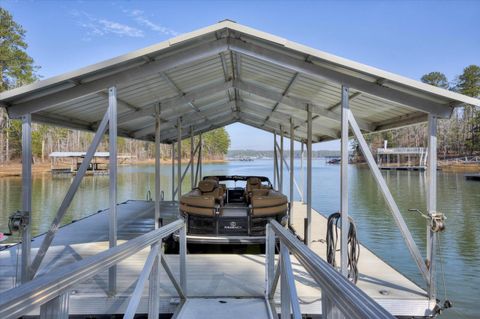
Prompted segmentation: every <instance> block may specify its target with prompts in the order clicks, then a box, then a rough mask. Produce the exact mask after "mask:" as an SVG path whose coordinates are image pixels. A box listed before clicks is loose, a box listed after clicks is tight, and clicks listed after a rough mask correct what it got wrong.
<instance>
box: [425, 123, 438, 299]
mask: <svg viewBox="0 0 480 319" xmlns="http://www.w3.org/2000/svg"><path fill="white" fill-rule="evenodd" d="M427 157H428V165H427V178H428V180H427V183H428V187H427V210H428V215H429V216H430V218H433V216H434V215H435V214H436V213H437V117H436V116H434V115H431V114H429V115H428V155H427ZM436 243H437V234H436V233H435V232H433V231H432V228H431V225H430V223H427V263H429V265H430V266H429V268H428V270H429V274H430V285H429V286H428V297H429V298H430V300H435V299H436V295H437V291H436V284H435V283H436V282H435V266H436V263H435V251H436Z"/></svg>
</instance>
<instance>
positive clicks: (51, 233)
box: [30, 110, 109, 278]
mask: <svg viewBox="0 0 480 319" xmlns="http://www.w3.org/2000/svg"><path fill="white" fill-rule="evenodd" d="M108 118H109V111H108V110H107V112H105V115H104V117H103V120H102V122H101V123H100V125H99V127H98V130H97V132H96V133H95V136H94V137H93V140H92V144H90V146H89V148H88V150H87V154H86V155H85V158H84V159H83V161H82V164H81V165H80V167H79V169H78V171H77V174H76V175H75V177H74V178H73V181H72V184H71V185H70V187H69V189H68V191H67V194H66V195H65V197H64V199H63V201H62V203H61V204H60V207H59V208H58V210H57V214H56V215H55V218H54V219H53V221H52V224H51V226H50V228H49V229H48V232H47V234H46V235H45V238H44V239H43V242H42V244H41V245H40V248H39V249H38V252H37V255H36V256H35V258H34V260H33V262H32V265H31V269H30V273H31V274H30V275H31V277H32V278H33V277H34V276H35V274H36V272H37V270H38V268H39V267H40V264H41V263H42V260H43V258H44V257H45V254H46V253H47V250H48V248H49V247H50V244H51V243H52V241H53V238H54V237H55V234H56V232H57V230H58V227H59V225H60V222H61V221H62V219H63V216H65V213H66V212H67V209H68V207H69V206H70V203H71V202H72V200H73V197H74V195H75V193H76V192H77V190H78V187H79V186H80V182H81V181H82V179H83V176H84V175H85V172H86V171H87V169H88V166H89V165H90V162H91V161H92V158H93V156H94V154H95V151H96V149H97V147H98V145H99V144H100V142H101V141H102V138H103V135H104V134H105V132H106V130H107V127H108Z"/></svg>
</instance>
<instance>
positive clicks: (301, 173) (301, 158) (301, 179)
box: [300, 141, 305, 204]
mask: <svg viewBox="0 0 480 319" xmlns="http://www.w3.org/2000/svg"><path fill="white" fill-rule="evenodd" d="M300 146H301V149H300V185H302V191H301V192H300V196H301V197H302V203H304V204H305V196H304V193H305V178H304V169H303V158H304V155H305V149H304V147H305V143H304V142H303V141H301V142H300Z"/></svg>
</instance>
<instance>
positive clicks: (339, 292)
mask: <svg viewBox="0 0 480 319" xmlns="http://www.w3.org/2000/svg"><path fill="white" fill-rule="evenodd" d="M266 231H267V233H266V239H267V243H266V251H265V252H266V254H265V259H266V260H265V265H266V272H265V282H266V290H265V298H266V299H267V300H271V299H272V298H273V296H274V293H275V287H276V282H277V280H278V277H281V278H282V280H281V297H280V298H281V310H282V313H281V318H291V312H290V306H291V308H292V310H293V311H292V315H293V318H301V313H300V310H299V309H298V308H297V307H298V304H299V300H298V297H297V296H296V292H295V282H294V280H295V278H294V276H293V272H292V268H291V261H290V256H289V255H290V253H291V254H292V255H294V256H295V257H296V259H297V260H298V262H299V263H300V264H301V265H302V266H303V267H304V268H305V270H306V271H307V272H308V274H309V275H310V276H311V277H312V279H313V280H314V281H315V282H316V283H317V284H318V285H319V286H320V288H321V290H322V306H325V305H326V303H325V302H324V301H325V299H328V301H329V302H328V304H329V308H328V309H325V308H322V318H338V317H336V316H332V315H330V314H333V313H335V314H338V312H340V314H341V317H345V318H358V319H360V318H361V319H367V318H368V319H371V318H372V319H373V318H394V317H393V316H392V315H391V314H390V313H388V312H387V311H386V310H385V309H384V308H383V307H381V306H380V305H379V304H378V303H377V302H376V301H374V300H373V299H371V298H370V297H369V296H368V295H366V294H365V293H364V292H363V291H362V290H360V289H359V288H358V287H357V286H356V285H355V284H353V283H351V282H350V281H349V280H348V279H347V278H345V277H344V276H343V275H341V274H340V273H338V272H337V271H336V270H335V269H334V268H333V267H331V266H330V265H329V264H327V262H326V261H324V260H323V259H321V258H320V256H318V255H317V254H315V252H313V251H312V250H311V249H310V248H308V247H307V246H306V245H304V244H303V243H302V242H300V241H299V240H298V239H297V238H296V237H295V235H294V234H292V233H291V232H290V231H288V230H287V229H285V228H284V227H283V226H282V225H280V224H279V223H278V222H277V221H275V220H271V221H270V222H269V224H268V226H267V229H266ZM276 237H277V238H278V240H279V242H280V247H281V248H280V256H279V261H278V263H277V269H276V271H275V273H274V269H275V267H274V261H275V255H274V254H275V249H274V245H275V242H276ZM279 273H281V274H279ZM331 310H334V311H331Z"/></svg>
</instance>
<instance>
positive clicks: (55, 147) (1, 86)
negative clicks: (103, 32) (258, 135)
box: [0, 7, 230, 164]
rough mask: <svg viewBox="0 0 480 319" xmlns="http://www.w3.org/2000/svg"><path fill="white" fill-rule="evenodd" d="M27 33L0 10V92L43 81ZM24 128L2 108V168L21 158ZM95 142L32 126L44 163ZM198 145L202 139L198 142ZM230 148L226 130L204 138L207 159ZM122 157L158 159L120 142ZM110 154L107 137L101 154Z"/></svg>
mask: <svg viewBox="0 0 480 319" xmlns="http://www.w3.org/2000/svg"><path fill="white" fill-rule="evenodd" d="M25 33H26V31H25V29H24V28H23V27H22V26H21V25H20V24H18V23H17V22H15V21H14V19H13V17H12V15H11V14H10V13H9V12H8V11H7V10H5V9H4V8H2V7H0V92H3V91H6V90H9V89H13V88H16V87H19V86H22V85H25V84H28V83H32V82H34V81H36V80H38V79H39V77H38V75H37V71H38V69H39V68H38V67H37V66H35V64H34V61H33V59H32V57H30V56H29V55H28V54H27V48H28V44H27V43H26V41H25ZM21 137H22V126H21V121H20V120H11V119H9V118H8V116H7V112H6V111H5V110H4V109H3V108H0V164H3V163H6V162H9V161H11V160H17V159H19V158H20V157H21V152H22V145H21V140H22V139H21ZM92 139H93V133H91V132H84V131H79V130H71V129H66V128H62V127H56V126H51V125H44V124H37V123H34V124H32V153H33V157H34V159H35V160H40V161H44V160H46V159H48V155H49V154H50V153H51V152H54V151H86V150H87V148H88V146H89V145H90V143H91V141H92ZM195 143H198V137H196V138H195ZM229 146H230V137H229V136H228V132H227V131H226V130H225V129H224V128H220V129H217V130H213V131H210V132H208V133H205V134H203V153H202V154H203V156H204V157H205V158H207V159H221V158H223V156H224V155H225V154H226V153H227V151H228V148H229ZM117 148H118V152H119V153H128V154H130V155H133V156H134V157H136V158H138V159H139V160H144V159H148V158H152V157H154V152H155V149H154V145H153V143H151V142H145V141H138V140H133V139H128V138H122V137H120V138H118V140H117ZM107 150H108V138H107V137H105V138H104V140H103V141H102V143H101V144H100V146H99V148H98V151H107ZM161 156H162V158H164V159H167V158H171V156H172V148H171V146H170V145H163V144H162V145H161ZM189 156H190V140H189V139H187V140H184V141H183V142H182V157H184V158H188V157H189Z"/></svg>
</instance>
